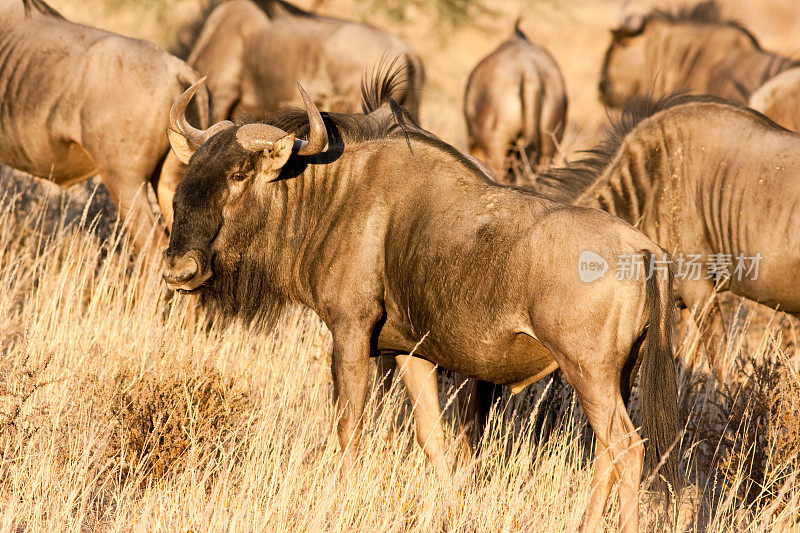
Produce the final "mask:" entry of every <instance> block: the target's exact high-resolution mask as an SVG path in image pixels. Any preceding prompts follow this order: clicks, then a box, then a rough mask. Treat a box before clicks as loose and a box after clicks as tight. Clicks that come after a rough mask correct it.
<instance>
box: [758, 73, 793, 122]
mask: <svg viewBox="0 0 800 533" xmlns="http://www.w3.org/2000/svg"><path fill="white" fill-rule="evenodd" d="M748 105H749V106H750V107H751V108H753V109H755V110H756V111H760V112H761V113H764V114H765V115H767V116H768V117H769V118H771V119H772V120H774V121H775V122H777V123H778V124H780V125H781V126H783V127H784V128H788V129H790V130H792V131H800V67H795V68H792V69H789V70H785V71H783V72H781V73H780V74H778V75H777V76H775V77H774V78H772V79H770V80H769V81H768V82H766V83H765V84H764V85H762V86H761V87H759V88H758V89H756V91H755V92H754V93H753V94H752V95H751V96H750V102H749V103H748Z"/></svg>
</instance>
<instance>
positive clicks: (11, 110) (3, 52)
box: [0, 0, 208, 253]
mask: <svg viewBox="0 0 800 533" xmlns="http://www.w3.org/2000/svg"><path fill="white" fill-rule="evenodd" d="M198 79H199V76H198V75H197V73H196V72H195V71H194V70H193V69H192V68H191V67H189V66H188V65H187V64H186V63H184V62H183V61H181V60H179V59H178V58H176V57H173V56H171V55H169V54H167V53H166V52H164V51H163V50H161V49H160V48H158V47H156V46H155V45H153V44H150V43H148V42H145V41H141V40H138V39H130V38H128V37H123V36H121V35H116V34H113V33H109V32H106V31H102V30H99V29H96V28H89V27H86V26H82V25H79V24H74V23H72V22H69V21H67V20H65V19H64V18H62V17H61V15H59V14H58V13H57V12H56V11H55V10H54V9H52V8H51V7H50V6H48V5H47V4H46V3H45V2H43V1H42V0H21V1H17V0H0V162H2V163H5V164H7V165H9V166H11V167H14V168H16V169H19V170H22V171H25V172H28V173H30V174H33V175H36V176H39V177H42V178H47V179H49V180H52V181H54V182H55V183H57V184H59V185H61V186H64V187H67V186H69V185H72V184H74V183H76V182H79V181H82V180H85V179H88V178H90V177H91V176H93V175H95V174H99V175H100V177H101V179H102V181H103V183H104V184H105V186H106V187H107V188H108V191H109V193H110V195H111V199H112V200H113V202H114V205H115V206H116V207H117V209H118V211H119V214H120V217H121V218H122V219H123V220H125V225H126V228H127V229H128V230H129V231H130V233H131V237H132V238H133V243H134V247H135V248H136V249H141V248H142V247H143V246H144V245H145V243H146V241H147V238H148V237H149V234H150V232H151V230H152V229H153V227H154V225H156V224H157V220H156V216H155V215H154V213H153V210H152V209H151V207H150V203H149V201H148V199H147V196H146V191H145V190H144V186H146V185H147V183H148V181H151V180H152V182H153V184H154V186H155V187H156V189H157V197H158V201H159V205H160V207H161V211H162V214H163V215H164V219H165V221H166V222H167V224H170V223H171V219H172V193H173V192H174V190H175V186H176V184H177V182H178V181H179V180H180V177H181V175H182V172H183V169H182V167H181V165H180V163H179V162H178V161H177V159H176V158H175V156H174V155H170V149H169V142H168V141H167V137H166V135H165V134H164V133H165V132H166V130H167V124H168V123H169V120H168V114H167V112H166V109H167V107H165V106H167V105H169V103H170V102H172V101H173V100H174V99H175V98H176V97H177V96H179V95H180V94H181V93H182V92H183V90H184V89H185V88H186V86H187V85H190V84H192V83H195V82H196V81H197V80H198ZM200 96H202V99H201V100H200V105H199V110H200V113H199V116H200V123H201V124H205V125H207V124H206V121H207V120H208V96H207V93H206V92H205V91H202V92H201V93H200ZM156 239H157V242H156V243H155V248H156V249H158V251H159V253H160V251H161V250H162V249H163V248H164V247H166V244H167V240H166V235H165V234H164V231H163V230H160V229H156Z"/></svg>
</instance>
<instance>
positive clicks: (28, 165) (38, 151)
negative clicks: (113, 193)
mask: <svg viewBox="0 0 800 533" xmlns="http://www.w3.org/2000/svg"><path fill="white" fill-rule="evenodd" d="M48 141H49V140H48ZM13 148H14V147H10V146H9V145H6V149H5V150H0V163H4V164H6V165H8V166H10V167H13V168H15V169H17V170H21V171H23V172H27V173H29V174H33V175H34V176H38V177H40V178H45V179H48V180H51V181H53V182H55V183H57V184H59V185H61V186H63V187H68V186H70V185H72V184H74V183H77V182H80V181H83V180H85V179H87V178H90V177H91V176H93V175H94V174H96V173H97V169H96V168H95V166H94V163H93V162H92V159H91V157H90V156H89V154H88V153H87V152H86V150H84V149H83V147H82V146H80V145H79V144H77V143H74V142H43V143H31V144H28V145H26V146H24V147H22V146H19V147H16V148H17V149H13Z"/></svg>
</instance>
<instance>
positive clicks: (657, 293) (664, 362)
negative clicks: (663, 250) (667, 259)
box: [639, 250, 683, 492]
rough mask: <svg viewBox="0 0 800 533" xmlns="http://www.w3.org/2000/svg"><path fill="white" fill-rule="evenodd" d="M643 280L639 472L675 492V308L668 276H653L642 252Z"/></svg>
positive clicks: (649, 259)
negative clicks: (644, 313) (642, 443)
mask: <svg viewBox="0 0 800 533" xmlns="http://www.w3.org/2000/svg"><path fill="white" fill-rule="evenodd" d="M642 254H643V257H644V261H645V269H646V270H649V272H648V274H649V277H648V280H647V296H646V304H645V305H646V308H647V312H648V320H647V333H646V337H645V340H644V343H643V345H642V352H641V354H642V356H641V366H640V368H639V398H640V402H641V412H642V433H643V435H642V436H643V437H644V438H645V439H646V442H645V460H644V471H645V473H646V475H647V476H648V477H649V476H651V475H653V474H654V473H656V474H657V475H656V476H655V479H656V480H657V481H656V483H655V486H656V487H657V488H660V489H662V490H666V489H667V487H666V486H665V484H664V483H663V482H661V479H663V480H664V481H666V482H667V483H668V484H669V485H671V488H672V490H674V491H676V492H677V491H679V490H680V488H681V487H682V485H683V481H682V478H681V476H680V472H679V464H678V458H679V455H680V453H679V450H678V444H677V443H678V427H679V426H678V389H677V383H676V374H675V360H674V356H673V348H672V330H673V326H674V323H675V306H674V304H673V300H672V283H673V279H672V272H671V271H669V270H667V273H666V274H664V273H659V272H658V271H657V270H656V269H654V268H651V266H652V265H653V264H654V263H653V261H652V258H653V255H652V254H651V253H650V252H648V251H646V250H643V251H642Z"/></svg>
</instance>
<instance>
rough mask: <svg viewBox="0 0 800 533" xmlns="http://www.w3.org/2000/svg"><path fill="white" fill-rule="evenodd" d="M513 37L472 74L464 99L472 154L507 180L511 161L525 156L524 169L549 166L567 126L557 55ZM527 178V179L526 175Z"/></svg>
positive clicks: (517, 33) (516, 34)
mask: <svg viewBox="0 0 800 533" xmlns="http://www.w3.org/2000/svg"><path fill="white" fill-rule="evenodd" d="M519 22H520V21H519V20H517V23H516V24H515V25H514V34H513V35H512V36H511V37H510V38H509V39H508V40H507V41H505V42H503V43H502V44H501V45H500V46H499V47H497V48H496V49H495V50H494V51H493V52H492V53H490V54H489V55H488V56H486V57H485V58H483V59H482V60H481V61H480V62H479V63H478V64H477V65H476V66H475V68H474V69H473V70H472V72H471V73H470V76H469V80H468V81H467V88H466V92H465V94H464V116H465V117H466V121H467V131H468V133H469V145H470V153H471V154H472V155H473V156H475V157H477V158H478V159H481V160H483V161H486V163H487V164H488V165H489V167H490V168H491V169H492V170H493V171H494V172H495V174H497V175H498V176H501V177H505V176H509V178H511V179H510V181H512V182H514V181H515V180H514V179H513V178H514V172H512V171H511V169H509V165H508V164H507V162H508V161H509V156H510V155H511V156H512V159H513V156H514V155H516V156H519V155H521V154H520V152H524V154H525V156H524V157H525V160H526V161H524V165H526V166H527V165H530V167H532V168H533V169H534V170H537V171H541V170H543V169H544V168H546V167H548V166H549V165H550V161H551V160H552V159H553V156H554V155H555V153H556V143H558V142H561V138H562V137H563V135H564V127H565V125H566V121H567V93H566V89H565V87H564V79H563V77H562V76H561V70H560V69H559V68H558V64H557V63H556V61H555V59H553V56H551V55H550V53H549V52H548V51H547V50H545V49H544V48H542V47H540V46H536V45H534V44H532V43H531V42H530V41H529V40H528V38H527V37H526V36H525V34H524V33H523V32H522V30H520V28H519ZM522 175H524V174H522Z"/></svg>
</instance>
